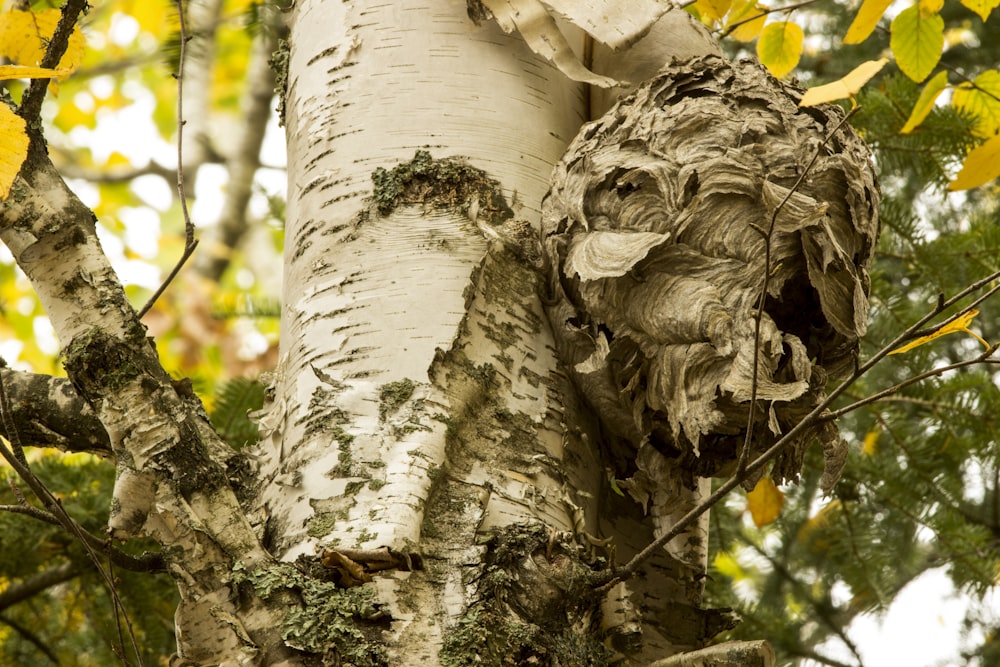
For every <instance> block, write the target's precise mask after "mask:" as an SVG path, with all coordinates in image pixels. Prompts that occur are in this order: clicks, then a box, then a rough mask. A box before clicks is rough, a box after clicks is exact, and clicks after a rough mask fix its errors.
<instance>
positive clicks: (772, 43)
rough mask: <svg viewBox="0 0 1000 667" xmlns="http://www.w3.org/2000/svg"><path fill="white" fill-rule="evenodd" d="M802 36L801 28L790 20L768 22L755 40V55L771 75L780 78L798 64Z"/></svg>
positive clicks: (800, 54)
mask: <svg viewBox="0 0 1000 667" xmlns="http://www.w3.org/2000/svg"><path fill="white" fill-rule="evenodd" d="M803 38H804V34H803V33H802V28H800V27H799V26H798V25H796V24H795V23H792V22H791V21H779V22H777V23H769V24H768V25H766V26H764V30H762V31H761V33H760V39H758V40H757V57H758V58H760V62H761V63H763V64H764V66H765V67H767V69H768V71H770V72H771V74H772V75H773V76H775V77H777V78H779V79H780V78H782V77H784V76H786V75H787V74H788V73H789V72H791V71H792V70H793V69H795V66H796V65H798V64H799V58H800V57H801V56H802V40H803Z"/></svg>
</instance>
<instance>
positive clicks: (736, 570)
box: [712, 551, 746, 581]
mask: <svg viewBox="0 0 1000 667" xmlns="http://www.w3.org/2000/svg"><path fill="white" fill-rule="evenodd" d="M712 565H713V566H714V567H715V569H716V571H718V572H719V574H721V575H723V576H725V577H729V578H730V579H734V580H736V581H740V580H741V579H745V578H746V571H745V570H744V569H743V566H742V565H740V562H739V561H738V560H736V558H735V557H734V556H733V555H732V554H731V553H728V552H726V551H720V552H719V553H717V554H716V555H715V558H714V559H713V560H712Z"/></svg>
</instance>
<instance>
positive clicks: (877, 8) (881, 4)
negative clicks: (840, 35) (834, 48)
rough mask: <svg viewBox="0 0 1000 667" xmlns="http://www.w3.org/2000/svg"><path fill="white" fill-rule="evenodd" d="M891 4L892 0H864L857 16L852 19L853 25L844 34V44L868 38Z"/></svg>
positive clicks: (856, 42) (858, 42) (855, 42)
mask: <svg viewBox="0 0 1000 667" xmlns="http://www.w3.org/2000/svg"><path fill="white" fill-rule="evenodd" d="M891 4H892V0H864V2H862V3H861V9H859V10H858V14H857V16H855V17H854V20H853V21H851V27H849V28H848V29H847V34H846V35H844V44H860V43H861V42H863V41H865V40H866V39H868V36H869V35H871V34H872V31H873V30H875V26H876V25H878V22H879V19H881V18H882V15H883V14H885V10H886V9H888V7H889V5H891Z"/></svg>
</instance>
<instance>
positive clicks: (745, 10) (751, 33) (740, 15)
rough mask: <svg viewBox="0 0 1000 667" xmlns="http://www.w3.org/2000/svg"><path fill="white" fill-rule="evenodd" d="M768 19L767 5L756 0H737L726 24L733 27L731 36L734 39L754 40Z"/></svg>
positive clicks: (741, 40)
mask: <svg viewBox="0 0 1000 667" xmlns="http://www.w3.org/2000/svg"><path fill="white" fill-rule="evenodd" d="M766 20H767V6H765V5H762V4H760V3H758V2H756V1H755V0H737V3H736V4H734V5H733V7H732V9H730V10H729V16H728V17H727V18H726V26H727V27H729V28H731V29H732V32H730V33H729V36H730V37H732V38H733V39H735V40H737V41H740V42H752V41H753V40H755V39H757V36H758V35H760V31H761V30H763V29H764V22H765V21H766ZM732 26H736V27H735V28H733V27H732Z"/></svg>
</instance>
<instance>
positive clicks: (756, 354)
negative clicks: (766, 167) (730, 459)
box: [736, 107, 861, 474]
mask: <svg viewBox="0 0 1000 667" xmlns="http://www.w3.org/2000/svg"><path fill="white" fill-rule="evenodd" d="M860 108H861V107H854V108H853V109H851V110H850V111H849V112H847V113H846V114H844V117H843V118H841V119H840V122H838V123H837V125H836V126H835V127H834V128H833V130H831V131H830V132H829V133H828V134H827V135H826V136H825V137H824V138H823V141H822V142H821V143H820V145H819V146H817V147H816V151H815V152H814V153H813V156H812V158H811V159H810V160H809V162H808V163H807V164H806V166H805V168H804V169H803V170H802V173H801V174H799V177H798V178H797V179H796V180H795V183H794V184H793V185H792V187H791V188H790V189H789V190H788V192H787V193H786V194H785V196H784V198H782V200H781V201H780V202H779V203H778V205H777V206H775V207H774V211H772V213H771V220H770V222H769V223H768V225H767V230H766V231H765V232H764V235H763V236H764V281H763V283H762V285H761V288H760V298H759V299H758V300H757V313H756V314H755V316H754V330H753V374H752V375H751V376H750V414H749V416H748V417H747V434H746V437H745V438H744V440H743V448H742V449H740V455H739V458H738V459H737V462H736V472H737V474H741V473H742V472H743V470H744V468H745V467H746V464H747V457H748V456H749V455H750V445H751V442H752V439H753V426H754V418H755V416H756V412H757V389H758V385H759V382H760V365H759V364H760V326H761V321H762V320H763V319H764V305H765V304H766V303H767V290H768V287H770V284H771V239H772V237H773V236H774V227H775V225H776V224H777V223H778V214H779V213H780V212H781V209H782V208H784V206H785V204H787V203H788V200H789V199H791V198H792V195H793V194H795V192H796V190H798V189H799V187H800V186H801V185H802V183H803V181H805V179H806V176H807V175H808V174H809V171H810V170H811V169H812V168H813V165H815V164H816V160H818V159H819V156H820V153H822V151H823V147H824V146H826V145H827V143H829V141H830V140H831V139H833V137H834V135H836V134H837V133H838V132H840V128H842V127H843V126H844V124H845V123H847V121H848V120H849V119H850V117H851V116H853V115H854V114H855V113H856V112H857V111H858V109H860ZM759 231H764V230H759Z"/></svg>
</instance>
